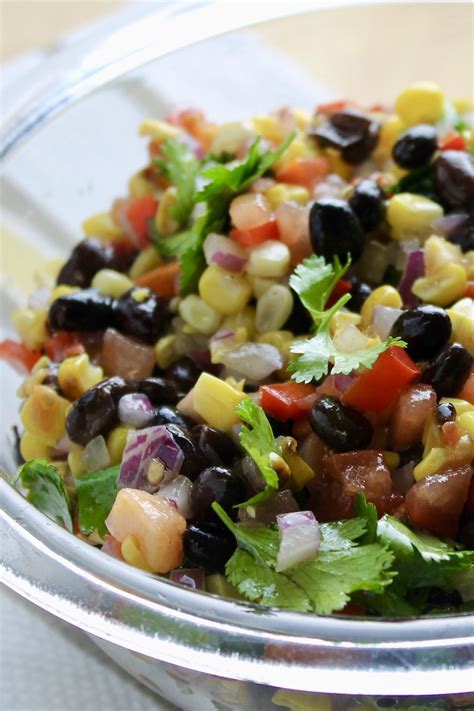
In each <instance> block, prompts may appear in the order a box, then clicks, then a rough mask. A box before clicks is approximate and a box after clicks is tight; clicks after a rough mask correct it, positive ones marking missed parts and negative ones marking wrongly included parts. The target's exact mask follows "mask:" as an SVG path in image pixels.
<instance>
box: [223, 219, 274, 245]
mask: <svg viewBox="0 0 474 711" xmlns="http://www.w3.org/2000/svg"><path fill="white" fill-rule="evenodd" d="M230 237H231V239H233V240H234V241H235V242H237V244H240V245H241V246H242V247H255V245H257V244H262V242H266V241H267V240H269V239H278V238H279V233H278V224H277V222H276V220H269V221H268V222H265V223H264V224H263V225H259V226H258V227H252V229H250V230H238V229H237V228H236V227H234V228H232V229H231V231H230Z"/></svg>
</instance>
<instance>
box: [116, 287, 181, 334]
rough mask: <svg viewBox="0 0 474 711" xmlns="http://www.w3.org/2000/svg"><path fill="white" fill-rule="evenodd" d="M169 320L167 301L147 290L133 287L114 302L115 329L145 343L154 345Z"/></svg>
mask: <svg viewBox="0 0 474 711" xmlns="http://www.w3.org/2000/svg"><path fill="white" fill-rule="evenodd" d="M169 320H170V312H169V309H168V300H167V299H164V298H162V297H160V296H157V295H156V294H154V293H153V292H152V291H150V290H149V289H143V288H142V287H134V288H133V289H130V291H127V292H126V293H125V294H123V296H121V297H120V299H118V300H117V302H116V314H115V328H116V329H117V330H118V331H120V332H121V333H124V334H125V335H126V336H132V337H134V338H137V339H138V340H140V341H144V342H145V343H155V341H157V340H158V338H159V337H160V336H161V335H162V334H163V332H164V331H165V329H166V327H167V325H168V322H169Z"/></svg>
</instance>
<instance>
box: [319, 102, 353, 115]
mask: <svg viewBox="0 0 474 711" xmlns="http://www.w3.org/2000/svg"><path fill="white" fill-rule="evenodd" d="M346 106H347V101H346V100H345V99H342V100H339V101H328V102H326V103H323V104H318V105H317V106H316V113H317V114H333V113H334V112H335V111H342V110H343V109H345V108H346Z"/></svg>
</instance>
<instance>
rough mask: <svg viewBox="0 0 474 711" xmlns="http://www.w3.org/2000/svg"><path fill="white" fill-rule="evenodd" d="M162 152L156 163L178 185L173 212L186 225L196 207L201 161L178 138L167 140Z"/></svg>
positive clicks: (164, 174)
mask: <svg viewBox="0 0 474 711" xmlns="http://www.w3.org/2000/svg"><path fill="white" fill-rule="evenodd" d="M161 154H162V156H160V157H159V158H155V160H154V164H155V166H156V167H157V168H158V170H159V171H160V172H161V174H162V175H163V176H164V177H165V178H167V180H169V181H170V182H171V183H173V185H174V186H175V187H176V203H175V204H174V205H173V207H172V208H171V214H172V216H173V217H174V218H175V220H177V222H179V224H180V225H185V224H186V223H187V221H188V219H189V216H190V215H191V212H192V209H193V207H194V194H195V192H196V178H197V175H198V173H199V169H200V162H199V161H198V159H197V158H196V156H195V154H194V153H193V151H192V150H191V149H190V148H189V146H187V145H186V144H185V143H183V142H182V141H179V140H177V139H176V138H169V139H168V140H167V141H165V143H164V144H163V145H162V146H161Z"/></svg>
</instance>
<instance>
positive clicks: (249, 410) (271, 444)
mask: <svg viewBox="0 0 474 711" xmlns="http://www.w3.org/2000/svg"><path fill="white" fill-rule="evenodd" d="M236 413H237V415H238V416H239V417H240V419H241V420H242V421H243V422H246V423H247V424H248V425H250V426H251V428H252V429H250V428H249V427H246V426H245V425H244V426H243V427H242V430H241V432H240V444H241V445H242V447H243V448H244V449H245V451H246V452H247V454H249V455H250V456H251V457H252V459H253V460H254V462H255V464H256V465H257V467H258V469H259V471H260V473H261V474H262V476H263V479H264V481H265V489H264V490H263V491H261V492H260V493H258V494H256V495H255V496H253V497H252V498H251V499H249V500H248V501H246V502H245V503H244V504H240V505H241V506H250V505H253V504H256V503H258V502H260V501H264V500H265V499H266V498H268V496H269V495H270V494H271V493H272V492H273V491H276V489H278V483H279V482H278V474H277V473H276V471H275V469H274V464H275V462H276V461H279V460H281V452H280V448H279V446H278V444H277V442H276V440H275V437H274V435H273V430H272V427H271V425H270V423H269V421H268V419H267V416H266V415H265V412H264V411H263V409H262V408H261V407H259V405H256V404H255V403H254V402H253V400H251V399H250V398H247V399H246V400H244V401H243V402H241V403H239V404H238V405H237V408H236Z"/></svg>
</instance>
